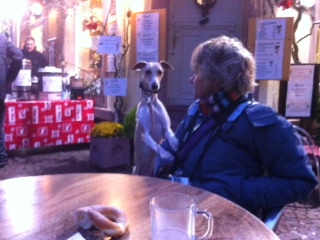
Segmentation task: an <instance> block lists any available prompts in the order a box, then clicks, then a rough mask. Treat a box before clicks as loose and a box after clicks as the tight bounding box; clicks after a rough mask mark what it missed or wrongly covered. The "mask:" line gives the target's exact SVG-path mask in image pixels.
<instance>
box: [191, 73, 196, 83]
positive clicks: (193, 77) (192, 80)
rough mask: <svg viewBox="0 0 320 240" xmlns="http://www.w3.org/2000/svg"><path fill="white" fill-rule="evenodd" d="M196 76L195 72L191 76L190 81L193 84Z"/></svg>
mask: <svg viewBox="0 0 320 240" xmlns="http://www.w3.org/2000/svg"><path fill="white" fill-rule="evenodd" d="M195 78H196V75H195V74H193V75H192V76H191V77H190V78H189V82H190V83H191V84H193V83H194V79H195Z"/></svg>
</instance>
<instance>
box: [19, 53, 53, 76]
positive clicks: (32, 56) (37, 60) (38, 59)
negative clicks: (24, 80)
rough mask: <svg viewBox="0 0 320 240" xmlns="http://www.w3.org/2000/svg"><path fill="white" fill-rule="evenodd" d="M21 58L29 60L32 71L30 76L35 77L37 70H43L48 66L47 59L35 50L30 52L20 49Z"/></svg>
mask: <svg viewBox="0 0 320 240" xmlns="http://www.w3.org/2000/svg"><path fill="white" fill-rule="evenodd" d="M22 53H23V58H25V59H29V60H30V61H31V65H32V70H31V75H32V76H37V75H38V69H39V68H44V67H46V66H48V65H49V63H48V60H47V58H46V57H45V56H44V54H43V53H41V52H38V51H37V50H36V49H35V50H33V51H32V52H28V51H26V50H25V49H24V48H23V49H22Z"/></svg>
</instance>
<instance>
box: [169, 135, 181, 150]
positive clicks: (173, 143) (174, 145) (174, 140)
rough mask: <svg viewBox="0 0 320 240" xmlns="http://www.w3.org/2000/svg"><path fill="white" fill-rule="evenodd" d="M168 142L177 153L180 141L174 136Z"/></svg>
mask: <svg viewBox="0 0 320 240" xmlns="http://www.w3.org/2000/svg"><path fill="white" fill-rule="evenodd" d="M168 142H169V144H170V147H171V148H172V149H173V150H174V151H177V149H178V145H179V140H178V139H177V138H176V137H175V136H174V135H173V136H170V137H169V138H168Z"/></svg>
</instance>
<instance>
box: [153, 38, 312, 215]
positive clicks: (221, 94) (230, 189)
mask: <svg viewBox="0 0 320 240" xmlns="http://www.w3.org/2000/svg"><path fill="white" fill-rule="evenodd" d="M191 68H192V70H193V72H194V74H193V76H192V77H191V78H190V82H191V84H193V86H194V97H195V98H196V99H197V100H196V101H195V102H194V103H193V104H192V105H191V106H190V107H189V109H188V111H187V114H186V116H185V117H184V118H183V120H182V122H181V123H180V125H179V126H178V128H177V131H176V137H177V138H178V139H179V147H178V150H177V151H176V152H175V151H173V150H172V149H170V146H169V144H168V143H167V142H164V143H163V144H162V145H163V147H164V148H165V149H167V150H169V151H171V153H172V158H171V159H160V157H159V156H158V158H157V161H156V165H155V169H156V171H155V176H157V177H164V176H168V175H167V174H172V175H171V176H170V175H169V176H170V177H171V180H173V181H178V182H181V183H184V184H189V185H192V186H195V187H199V188H202V189H205V190H207V191H211V192H213V193H216V194H218V195H220V196H223V197H225V198H227V199H229V200H231V201H233V202H235V203H237V204H238V205H240V206H242V207H244V208H245V209H247V210H249V211H250V212H252V213H253V214H255V215H257V216H261V215H260V214H261V213H262V212H265V211H267V210H268V209H271V208H279V207H283V206H284V205H285V204H288V203H292V202H296V201H302V200H304V199H305V198H306V197H308V196H309V194H310V193H311V192H312V191H313V190H314V188H315V186H316V185H317V179H316V176H315V174H314V172H313V171H312V168H311V165H310V162H309V160H308V156H307V154H306V151H305V149H304V147H303V145H302V144H301V141H300V139H299V136H298V135H297V133H296V132H295V130H294V128H293V126H292V124H291V123H289V122H288V121H287V120H286V119H285V118H283V117H282V116H279V115H277V114H276V112H275V111H274V110H273V109H272V108H270V107H268V106H265V105H263V104H260V103H258V102H254V100H253V98H252V97H250V95H252V93H253V92H254V88H255V86H256V83H255V72H256V63H255V59H254V57H253V55H252V54H251V53H250V52H249V51H248V50H247V49H246V48H245V47H244V46H243V45H242V43H241V42H240V41H239V40H238V39H236V38H229V37H227V36H220V37H217V38H213V39H211V40H209V41H206V42H204V43H202V44H200V45H199V46H198V47H196V49H195V50H194V51H193V53H192V57H191Z"/></svg>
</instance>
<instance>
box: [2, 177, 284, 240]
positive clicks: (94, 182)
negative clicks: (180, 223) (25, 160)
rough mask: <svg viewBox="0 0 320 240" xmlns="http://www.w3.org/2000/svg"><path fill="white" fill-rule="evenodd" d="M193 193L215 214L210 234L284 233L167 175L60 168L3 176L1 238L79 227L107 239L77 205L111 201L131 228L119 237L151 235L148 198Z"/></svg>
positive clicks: (59, 234) (69, 232) (51, 234)
mask: <svg viewBox="0 0 320 240" xmlns="http://www.w3.org/2000/svg"><path fill="white" fill-rule="evenodd" d="M174 191H175V192H182V193H186V194H189V195H191V196H192V197H194V199H195V201H196V204H197V206H198V208H199V209H207V210H208V211H210V212H211V213H212V214H213V217H214V229H213V235H212V237H211V238H210V239H241V240H246V239H248V240H254V239H259V240H261V239H279V238H278V237H277V236H276V235H275V233H274V232H272V231H271V230H270V229H268V228H267V227H266V226H265V224H264V223H263V222H261V221H260V220H259V219H258V218H256V217H255V216H254V215H252V214H251V213H249V212H248V211H246V210H245V209H243V208H241V207H239V206H238V205H236V204H234V203H232V202H230V201H228V200H226V199H224V198H222V197H220V196H218V195H216V194H213V193H210V192H207V191H205V190H202V189H199V188H195V187H191V186H184V185H182V184H179V183H172V182H170V181H167V180H163V179H158V178H151V177H142V176H134V175H129V174H109V173H102V174H96V173H93V174H58V175H43V176H35V177H21V178H13V179H8V180H3V181H0V209H1V215H0V226H1V233H0V235H1V239H41V240H46V239H50V240H52V239H59V240H60V239H61V240H65V239H68V238H70V237H71V236H73V235H74V234H75V233H77V232H79V233H80V234H81V235H82V236H83V237H84V238H85V239H87V240H91V239H95V240H97V239H98V240H99V239H105V236H104V235H103V233H102V232H101V231H99V230H96V229H89V230H84V229H82V228H79V227H78V226H77V225H76V222H75V218H74V213H75V210H76V209H77V208H80V207H83V206H88V205H109V206H115V207H118V208H120V209H122V210H123V211H124V212H125V213H126V215H127V218H128V220H129V230H128V231H127V233H126V234H125V235H124V236H122V237H121V238H119V239H132V240H138V239H151V223H150V210H149V201H150V199H151V198H152V196H154V195H156V194H158V193H161V192H174Z"/></svg>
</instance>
